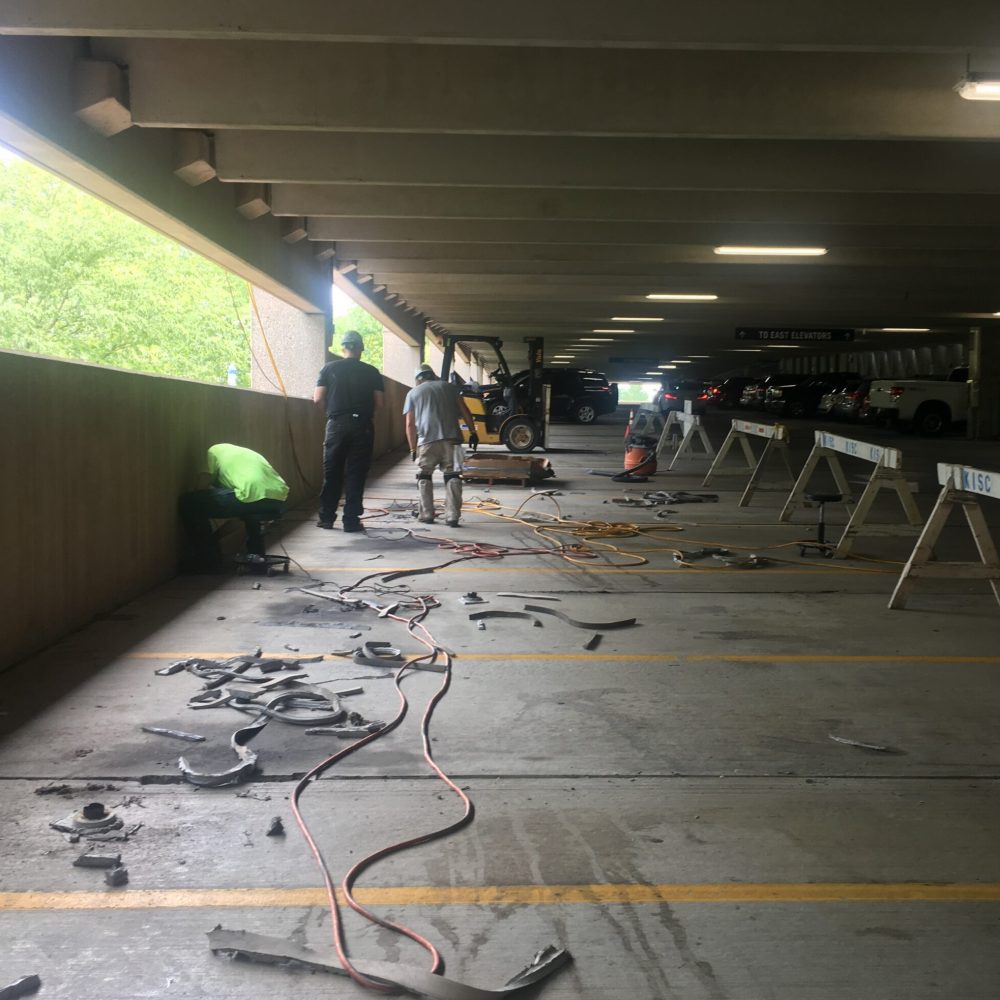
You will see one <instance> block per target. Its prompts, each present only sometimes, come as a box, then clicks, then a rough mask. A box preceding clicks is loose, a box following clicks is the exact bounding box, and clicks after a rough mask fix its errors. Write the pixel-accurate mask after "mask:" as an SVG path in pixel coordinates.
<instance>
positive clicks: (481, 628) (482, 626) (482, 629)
mask: <svg viewBox="0 0 1000 1000" xmlns="http://www.w3.org/2000/svg"><path fill="white" fill-rule="evenodd" d="M479 631H480V632H485V631H486V622H484V621H483V620H482V619H480V621H479Z"/></svg>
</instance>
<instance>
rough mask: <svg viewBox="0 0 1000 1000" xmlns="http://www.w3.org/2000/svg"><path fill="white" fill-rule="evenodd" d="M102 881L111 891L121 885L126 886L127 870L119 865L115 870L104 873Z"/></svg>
mask: <svg viewBox="0 0 1000 1000" xmlns="http://www.w3.org/2000/svg"><path fill="white" fill-rule="evenodd" d="M104 881H105V882H107V884H108V885H110V886H111V887H112V888H113V889H117V888H119V887H120V886H123V885H128V869H127V868H125V867H124V866H123V865H119V866H118V867H117V868H111V869H109V870H108V871H106V872H105V873H104Z"/></svg>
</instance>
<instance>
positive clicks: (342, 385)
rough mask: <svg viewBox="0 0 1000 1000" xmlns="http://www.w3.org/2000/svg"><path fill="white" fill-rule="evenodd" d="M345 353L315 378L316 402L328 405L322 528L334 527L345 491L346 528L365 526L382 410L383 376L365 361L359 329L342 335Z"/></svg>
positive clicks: (324, 442)
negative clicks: (367, 484) (377, 417)
mask: <svg viewBox="0 0 1000 1000" xmlns="http://www.w3.org/2000/svg"><path fill="white" fill-rule="evenodd" d="M340 347H341V354H343V358H340V359H338V360H337V361H331V362H330V363H329V364H327V365H324V366H323V368H322V370H321V371H320V373H319V379H317V381H316V390H315V392H313V402H315V403H316V404H317V405H318V406H322V407H324V408H325V409H326V438H325V439H324V441H323V492H322V493H320V498H319V520H318V521H317V522H316V526H317V527H319V528H332V527H333V522H334V521H336V520H337V506H338V504H339V503H340V496H341V494H342V493H343V494H344V531H363V530H364V527H363V525H362V524H361V515H362V514H363V513H364V512H365V508H364V506H363V501H364V493H365V479H366V478H367V476H368V468H369V466H370V465H371V461H372V447H373V445H374V441H375V426H374V417H375V414H376V413H377V412H378V411H379V410H380V409H382V405H383V401H384V396H383V392H382V376H381V374H380V373H379V371H378V369H377V368H373V367H372V366H371V365H368V364H365V363H364V362H363V361H362V360H361V352H362V351H363V350H364V349H365V345H364V341H362V339H361V334H359V333H358V332H357V331H356V330H348V331H347V332H346V333H345V334H343V336H342V337H341V338H340Z"/></svg>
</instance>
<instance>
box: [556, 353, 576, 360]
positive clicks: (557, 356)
mask: <svg viewBox="0 0 1000 1000" xmlns="http://www.w3.org/2000/svg"><path fill="white" fill-rule="evenodd" d="M575 357H576V355H575V354H553V355H552V360H553V361H555V360H556V359H557V358H565V359H566V360H567V361H568V360H569V359H570V358H575Z"/></svg>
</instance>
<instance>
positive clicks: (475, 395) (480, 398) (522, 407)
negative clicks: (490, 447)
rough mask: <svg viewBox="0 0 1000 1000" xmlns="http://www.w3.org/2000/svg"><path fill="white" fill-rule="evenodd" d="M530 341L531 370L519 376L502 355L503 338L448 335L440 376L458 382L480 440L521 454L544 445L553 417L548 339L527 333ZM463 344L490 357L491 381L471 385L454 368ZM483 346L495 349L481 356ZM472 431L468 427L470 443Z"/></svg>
mask: <svg viewBox="0 0 1000 1000" xmlns="http://www.w3.org/2000/svg"><path fill="white" fill-rule="evenodd" d="M525 342H526V343H527V344H528V370H527V372H525V373H519V374H518V375H517V376H515V375H514V374H512V373H511V370H510V367H509V366H508V364H507V359H506V358H505V357H504V356H503V350H502V348H503V341H502V340H501V339H500V338H499V337H463V336H460V335H457V334H445V335H444V336H443V337H442V338H441V347H442V350H443V351H444V360H443V361H442V363H441V378H442V380H444V381H450V382H452V384H454V385H455V386H457V388H458V390H459V392H460V393H461V395H462V397H463V398H464V400H465V405H466V406H468V408H469V412H470V413H471V414H472V418H473V420H474V421H475V424H476V434H477V435H478V436H479V443H480V444H501V445H503V446H504V447H505V448H507V449H508V450H509V451H513V452H519V453H523V452H526V451H531V450H532V449H534V448H537V447H540V448H544V447H545V432H546V429H547V428H546V425H547V423H548V421H547V419H546V417H547V413H546V392H545V386H544V384H543V381H542V360H543V350H542V345H543V340H542V338H541V337H526V338H525ZM459 344H461V345H462V347H463V348H466V349H468V351H469V352H470V353H475V354H477V355H480V361H481V362H482V361H485V363H484V365H483V367H485V368H487V369H488V370H490V378H491V379H492V380H493V382H492V383H491V384H489V385H485V386H477V385H470V384H469V383H468V382H465V381H464V380H463V379H462V377H461V376H460V375H459V374H458V372H456V371H455V370H454V368H455V365H454V362H455V348H456V346H457V345H459ZM484 348H488V349H489V350H490V351H491V352H492V356H491V357H489V358H486V359H484V358H483V357H482V355H483V354H484V353H485V352H484V351H483V349H484ZM494 363H495V367H494ZM470 430H471V428H466V429H465V441H466V442H468V440H469V431H470Z"/></svg>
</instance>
